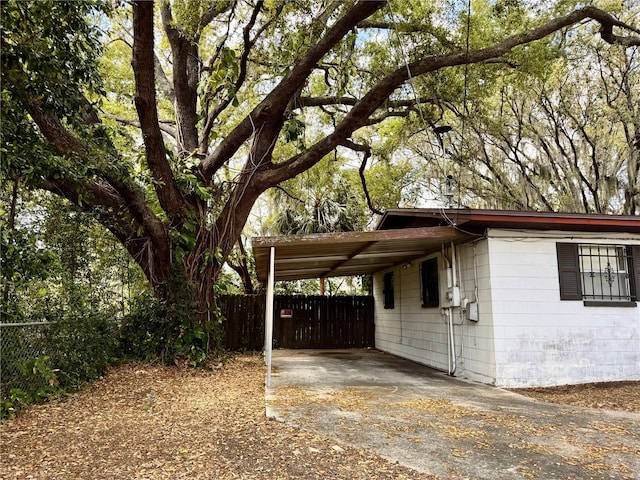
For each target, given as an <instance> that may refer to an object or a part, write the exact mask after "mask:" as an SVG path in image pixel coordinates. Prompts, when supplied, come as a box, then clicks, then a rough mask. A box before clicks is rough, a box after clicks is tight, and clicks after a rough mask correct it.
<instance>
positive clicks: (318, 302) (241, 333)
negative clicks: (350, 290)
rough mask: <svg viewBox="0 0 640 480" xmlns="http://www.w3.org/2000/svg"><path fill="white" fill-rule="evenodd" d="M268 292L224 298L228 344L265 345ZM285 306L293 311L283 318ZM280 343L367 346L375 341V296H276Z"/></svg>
mask: <svg viewBox="0 0 640 480" xmlns="http://www.w3.org/2000/svg"><path fill="white" fill-rule="evenodd" d="M265 302H266V297H265V296H264V295H226V296H223V297H221V298H220V300H219V305H220V308H221V310H222V313H223V315H224V316H225V317H226V319H227V320H226V321H225V322H224V330H225V337H224V340H223V344H224V345H225V347H227V348H229V349H248V350H260V349H262V347H263V346H264V314H265ZM282 310H291V311H292V317H291V318H283V317H282V316H281V313H282ZM273 338H274V347H275V348H365V347H373V346H374V315H373V297H367V296H349V297H346V296H340V297H324V296H303V295H293V296H290V295H276V297H275V298H274V331H273Z"/></svg>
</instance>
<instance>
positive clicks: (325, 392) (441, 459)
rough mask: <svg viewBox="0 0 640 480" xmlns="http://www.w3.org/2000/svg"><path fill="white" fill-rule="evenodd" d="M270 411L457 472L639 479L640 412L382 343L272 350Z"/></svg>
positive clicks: (412, 462)
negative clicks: (556, 395) (577, 403)
mask: <svg viewBox="0 0 640 480" xmlns="http://www.w3.org/2000/svg"><path fill="white" fill-rule="evenodd" d="M272 364H273V375H272V383H271V388H270V389H268V391H267V416H268V417H270V418H274V419H276V420H278V421H281V422H284V423H287V424H291V425H295V426H298V427H300V428H302V429H305V430H310V431H313V432H316V433H320V434H322V435H325V436H327V437H331V438H335V439H336V440H339V441H341V442H344V443H346V444H348V445H353V446H356V447H359V448H362V449H368V450H371V451H375V452H376V453H378V454H380V455H381V456H383V457H385V458H387V459H390V460H392V461H397V462H399V463H400V464H402V465H405V466H408V467H411V468H413V469H415V470H418V471H421V472H425V473H430V474H435V475H438V476H440V477H442V478H451V479H466V478H469V479H491V480H496V479H544V480H548V479H563V480H565V479H575V480H578V479H580V480H583V479H625V480H626V479H638V478H640V473H638V472H640V415H638V414H633V413H626V412H614V411H610V410H596V409H589V408H581V407H572V406H564V405H555V404H550V403H544V402H539V401H536V400H533V399H530V398H527V397H524V396H522V395H518V394H515V393H513V392H508V391H505V390H501V389H499V388H495V387H490V386H486V385H482V384H477V383H472V382H468V381H465V380H460V379H456V378H452V377H449V376H447V375H446V374H444V373H441V372H437V371H435V370H432V369H430V368H427V367H424V366H421V365H418V364H415V363H412V362H410V361H407V360H403V359H400V358H398V357H395V356H392V355H388V354H385V353H382V352H379V351H376V350H276V351H274V352H273V360H272Z"/></svg>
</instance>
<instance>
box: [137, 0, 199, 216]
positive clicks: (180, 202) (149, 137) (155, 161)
mask: <svg viewBox="0 0 640 480" xmlns="http://www.w3.org/2000/svg"><path fill="white" fill-rule="evenodd" d="M133 35H134V44H133V61H132V64H133V71H134V76H135V83H136V96H135V104H136V110H137V111H138V118H139V119H140V128H141V130H142V135H143V138H144V146H145V151H146V157H147V164H148V165H149V169H150V170H151V173H152V174H153V176H154V178H155V180H156V181H155V182H154V187H155V190H156V194H157V195H158V200H159V201H160V205H161V206H162V208H163V209H164V210H165V211H166V212H168V213H169V214H173V215H177V216H182V214H183V213H184V211H185V209H186V201H185V199H184V197H183V196H182V193H181V192H180V190H179V189H178V187H177V185H176V183H175V179H174V177H173V172H172V171H171V167H170V165H169V162H168V160H167V155H166V152H165V148H164V142H163V140H162V133H161V131H160V126H159V121H158V111H157V108H156V91H155V71H154V61H153V58H154V53H153V3H151V2H145V1H136V2H135V3H134V6H133Z"/></svg>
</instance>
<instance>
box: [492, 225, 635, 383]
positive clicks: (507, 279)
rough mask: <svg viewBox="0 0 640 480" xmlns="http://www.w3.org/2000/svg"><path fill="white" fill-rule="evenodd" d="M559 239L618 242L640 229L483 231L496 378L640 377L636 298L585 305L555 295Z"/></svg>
mask: <svg viewBox="0 0 640 480" xmlns="http://www.w3.org/2000/svg"><path fill="white" fill-rule="evenodd" d="M568 237H571V239H570V240H568V239H567V238H568ZM559 241H560V242H567V241H570V242H576V243H601V244H618V245H624V244H640V236H638V235H636V236H635V237H634V236H630V235H625V234H614V235H612V234H609V235H605V234H602V233H599V234H593V235H592V234H584V233H583V234H576V233H571V234H570V235H568V234H566V233H562V232H549V233H543V232H534V231H531V232H508V231H501V230H495V231H490V232H489V239H488V253H489V260H490V270H491V279H490V288H491V310H492V317H493V328H494V337H495V338H494V342H495V362H496V384H497V385H499V386H504V387H526V386H547V385H562V384H571V383H587V382H596V381H614V380H637V379H640V306H637V307H587V306H585V305H584V304H583V302H582V301H561V300H560V293H559V285H558V268H557V258H556V242H559Z"/></svg>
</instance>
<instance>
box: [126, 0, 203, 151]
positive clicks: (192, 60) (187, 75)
mask: <svg viewBox="0 0 640 480" xmlns="http://www.w3.org/2000/svg"><path fill="white" fill-rule="evenodd" d="M141 3H144V0H141V1H140V0H139V1H136V3H135V5H136V6H138V5H140V4H141ZM135 10H136V9H135V8H134V14H135ZM152 12H153V10H152ZM160 13H161V17H162V24H163V26H164V30H165V33H166V34H167V38H168V39H169V44H170V45H171V54H172V59H173V91H174V93H175V102H174V104H175V111H176V124H177V125H178V133H179V137H178V145H179V147H180V150H181V152H180V154H181V155H185V156H186V155H190V154H192V153H193V152H194V151H195V150H196V149H197V148H198V130H197V128H196V125H197V124H198V116H197V114H196V106H197V104H198V94H197V88H198V81H199V79H200V58H199V55H198V44H197V42H196V41H194V40H192V39H189V38H187V37H186V36H185V35H183V34H182V33H181V32H180V31H179V30H178V29H177V28H176V27H174V25H173V17H172V14H171V6H170V4H169V2H168V1H166V2H165V1H163V2H161V7H160ZM134 18H135V16H134ZM150 55H153V51H151V52H150ZM151 58H152V57H151Z"/></svg>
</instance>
